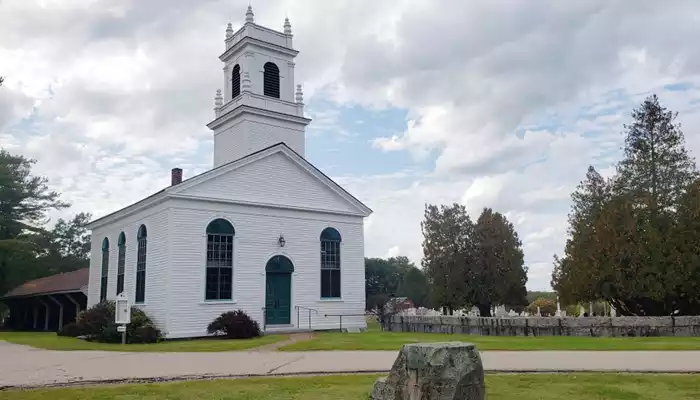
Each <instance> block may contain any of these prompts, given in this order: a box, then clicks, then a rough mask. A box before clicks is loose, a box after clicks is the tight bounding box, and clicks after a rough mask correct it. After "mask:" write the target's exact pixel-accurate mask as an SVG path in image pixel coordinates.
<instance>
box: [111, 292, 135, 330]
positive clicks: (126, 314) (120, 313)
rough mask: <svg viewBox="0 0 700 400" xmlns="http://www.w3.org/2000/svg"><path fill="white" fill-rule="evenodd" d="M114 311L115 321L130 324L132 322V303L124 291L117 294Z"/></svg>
mask: <svg viewBox="0 0 700 400" xmlns="http://www.w3.org/2000/svg"><path fill="white" fill-rule="evenodd" d="M115 308H116V309H115V312H114V322H115V323H117V324H128V323H130V322H131V304H129V299H128V298H127V297H126V295H125V294H124V292H122V293H120V294H119V296H117V300H116V307H115Z"/></svg>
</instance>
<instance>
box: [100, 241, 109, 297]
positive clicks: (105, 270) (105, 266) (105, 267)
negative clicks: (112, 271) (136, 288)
mask: <svg viewBox="0 0 700 400" xmlns="http://www.w3.org/2000/svg"><path fill="white" fill-rule="evenodd" d="M108 277H109V239H107V238H104V239H103V240H102V273H101V275H100V302H103V301H105V300H107V282H108V279H107V278H108Z"/></svg>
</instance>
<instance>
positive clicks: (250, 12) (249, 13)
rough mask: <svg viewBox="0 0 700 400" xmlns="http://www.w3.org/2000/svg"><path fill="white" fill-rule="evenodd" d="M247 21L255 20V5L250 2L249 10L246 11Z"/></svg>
mask: <svg viewBox="0 0 700 400" xmlns="http://www.w3.org/2000/svg"><path fill="white" fill-rule="evenodd" d="M245 22H246V23H247V22H255V14H253V7H251V5H250V4H248V11H246V12H245Z"/></svg>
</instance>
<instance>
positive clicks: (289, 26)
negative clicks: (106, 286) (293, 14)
mask: <svg viewBox="0 0 700 400" xmlns="http://www.w3.org/2000/svg"><path fill="white" fill-rule="evenodd" d="M284 34H285V35H291V34H292V24H290V23H289V18H285V19H284Z"/></svg>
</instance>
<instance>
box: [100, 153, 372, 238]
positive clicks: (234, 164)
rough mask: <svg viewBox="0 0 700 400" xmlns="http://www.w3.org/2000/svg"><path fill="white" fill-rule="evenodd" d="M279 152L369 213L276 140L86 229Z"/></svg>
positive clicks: (367, 210) (331, 181)
mask: <svg viewBox="0 0 700 400" xmlns="http://www.w3.org/2000/svg"><path fill="white" fill-rule="evenodd" d="M280 152H281V153H283V154H285V155H286V156H288V157H289V158H290V159H291V160H293V161H294V162H296V163H297V164H298V165H299V166H301V167H302V168H303V169H305V170H306V171H307V172H309V173H310V174H311V175H313V176H315V177H316V178H317V179H318V180H319V181H321V182H322V183H324V184H325V185H327V186H328V187H329V188H330V189H331V190H333V191H334V192H335V193H337V194H339V195H340V196H341V197H343V198H344V199H345V200H346V201H348V202H349V203H350V204H352V205H353V206H354V208H355V209H357V215H362V216H364V217H367V216H369V215H370V214H371V213H372V210H371V209H370V208H369V207H367V206H366V205H365V204H364V203H362V202H361V201H360V200H358V199H357V198H356V197H355V196H353V195H352V194H350V193H349V192H348V191H347V190H345V189H343V187H342V186H340V185H339V184H338V183H336V182H335V181H333V180H332V179H331V178H330V177H328V175H326V174H324V173H323V172H322V171H321V170H319V169H318V168H316V167H315V166H314V165H313V164H311V163H310V162H309V161H307V160H306V159H305V158H304V157H302V156H301V155H299V153H297V152H296V151H294V150H293V149H292V148H290V147H289V146H287V144H285V143H284V142H279V143H277V144H274V145H272V146H269V147H266V148H264V149H261V150H258V151H256V152H254V153H250V154H248V155H246V156H244V157H242V158H239V159H237V160H234V161H231V162H228V163H226V164H222V165H220V166H218V167H215V168H213V169H210V170H208V171H206V172H203V173H201V174H199V175H195V176H193V177H191V178H188V179H185V180H184V181H182V182H181V183H179V184H177V185H174V186H168V187H166V188H164V189H162V190H160V191H158V192H156V193H154V194H152V195H150V196H148V197H146V198H144V199H142V200H139V201H137V202H136V203H133V204H131V205H129V206H127V207H124V208H122V209H120V210H117V211H115V212H113V213H110V214H108V215H106V216H104V217H101V218H98V219H96V220H94V221H91V222H90V223H89V224H88V225H87V228H88V229H93V228H95V227H97V226H99V225H102V224H103V223H107V222H109V221H108V220H111V219H117V218H120V217H123V216H126V215H129V214H131V213H133V212H136V211H138V210H140V209H142V208H144V207H147V206H150V205H155V204H157V203H160V202H161V201H164V200H165V199H167V198H170V197H176V195H177V194H178V193H179V192H182V191H183V190H186V189H187V188H191V187H193V186H196V185H198V184H200V183H203V182H206V181H208V180H210V179H214V178H215V177H217V176H219V175H222V174H225V173H227V172H229V171H232V170H235V169H237V168H239V167H242V166H244V165H248V164H250V163H253V162H255V161H257V160H260V159H263V158H265V157H267V156H270V155H272V154H276V153H280Z"/></svg>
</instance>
